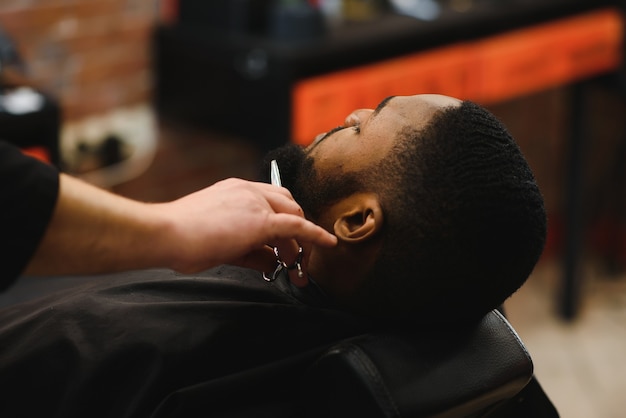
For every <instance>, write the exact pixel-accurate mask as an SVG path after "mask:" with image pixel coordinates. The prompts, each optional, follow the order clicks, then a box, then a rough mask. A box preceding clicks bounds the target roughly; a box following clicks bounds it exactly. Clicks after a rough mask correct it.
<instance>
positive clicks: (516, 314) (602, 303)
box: [505, 260, 626, 418]
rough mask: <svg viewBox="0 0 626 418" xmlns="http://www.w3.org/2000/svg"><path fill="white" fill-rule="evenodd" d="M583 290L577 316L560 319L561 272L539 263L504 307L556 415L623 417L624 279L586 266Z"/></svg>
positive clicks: (625, 381) (568, 417)
mask: <svg viewBox="0 0 626 418" xmlns="http://www.w3.org/2000/svg"><path fill="white" fill-rule="evenodd" d="M590 264H593V263H590ZM583 288H584V290H583V297H582V300H581V310H580V313H579V315H578V317H577V318H576V319H575V320H574V321H571V322H566V321H563V320H561V319H560V318H559V316H558V315H556V312H557V311H558V309H557V300H558V298H559V294H560V290H561V268H560V266H559V263H558V262H557V261H556V260H550V261H544V262H541V263H540V264H539V265H538V266H537V268H536V269H535V272H534V273H533V275H532V276H531V277H530V279H529V280H528V282H527V283H526V284H525V285H524V286H523V287H522V288H521V289H520V291H519V292H518V293H516V294H515V295H513V297H512V298H511V299H510V300H509V301H508V302H507V303H506V304H505V308H506V311H507V314H508V317H509V320H510V322H511V323H512V324H513V326H514V327H515V329H516V330H517V332H518V334H519V335H520V337H521V339H522V341H524V343H525V344H526V346H527V348H528V349H529V351H530V354H531V356H532V358H533V361H534V363H535V373H536V376H537V377H538V379H539V382H540V383H541V385H542V386H543V388H544V390H545V391H546V392H547V393H548V395H549V397H550V399H551V400H552V401H553V403H554V404H555V406H556V407H557V409H558V411H559V413H560V414H561V417H563V418H591V417H593V418H623V417H624V416H626V394H625V393H624V389H626V275H618V276H615V275H610V276H608V275H605V274H602V273H601V269H599V268H597V267H596V268H594V267H593V265H590V266H587V268H586V269H585V275H584V282H583Z"/></svg>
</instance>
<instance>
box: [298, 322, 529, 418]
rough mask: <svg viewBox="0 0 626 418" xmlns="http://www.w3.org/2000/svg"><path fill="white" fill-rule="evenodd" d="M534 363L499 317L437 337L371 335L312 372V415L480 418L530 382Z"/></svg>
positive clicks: (307, 380) (308, 387)
mask: <svg viewBox="0 0 626 418" xmlns="http://www.w3.org/2000/svg"><path fill="white" fill-rule="evenodd" d="M532 373H533V364H532V360H531V358H530V356H529V354H528V352H527V350H526V348H525V347H524V345H523V343H522V342H521V340H520V339H519V337H518V335H517V334H516V332H515V331H514V330H513V328H512V327H511V325H510V324H509V323H508V321H507V320H506V319H505V318H504V317H503V316H502V315H501V314H500V313H499V312H497V311H493V312H491V313H489V314H488V315H487V316H485V318H483V320H482V321H481V322H480V323H479V324H478V326H476V327H475V328H472V329H470V330H465V331H464V332H451V333H446V332H441V333H438V334H437V336H433V335H430V334H428V335H424V334H422V335H414V334H411V333H402V334H400V333H384V334H383V333H380V334H367V335H362V336H359V337H356V338H352V339H349V340H346V341H344V342H342V343H339V344H337V345H335V346H333V347H332V348H330V349H329V350H328V351H327V352H326V353H325V354H324V355H322V356H321V357H320V358H319V359H318V360H317V361H316V362H315V363H314V364H313V365H312V367H311V368H310V369H309V370H308V371H307V373H306V375H305V376H304V379H303V387H302V392H301V394H302V403H303V409H304V410H305V411H306V414H307V415H306V416H308V417H325V418H329V417H360V418H363V417H415V418H417V417H419V418H422V417H437V418H452V417H478V416H482V414H483V413H484V412H486V411H489V410H491V409H493V408H495V407H497V406H498V405H500V404H501V403H503V402H505V401H507V400H509V399H510V398H512V397H513V396H515V395H516V394H517V393H518V392H519V391H520V390H522V389H523V388H524V386H525V385H526V384H527V383H528V382H529V380H530V379H531V377H532Z"/></svg>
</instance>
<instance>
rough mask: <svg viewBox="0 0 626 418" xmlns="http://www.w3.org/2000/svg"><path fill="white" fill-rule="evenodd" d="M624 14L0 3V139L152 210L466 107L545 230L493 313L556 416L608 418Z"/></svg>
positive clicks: (624, 373)
mask: <svg viewBox="0 0 626 418" xmlns="http://www.w3.org/2000/svg"><path fill="white" fill-rule="evenodd" d="M621 3H622V2H621V1H597V0H596V1H583V0H395V1H393V0H316V1H304V0H169V1H168V0H162V1H157V0H2V2H1V4H0V136H1V137H3V138H4V139H7V140H10V141H14V142H15V143H17V144H18V145H19V146H21V147H22V148H23V149H24V151H25V152H30V153H32V154H33V155H36V156H38V157H39V158H42V159H44V160H46V161H48V162H50V163H51V164H55V165H57V166H58V167H59V168H60V169H61V170H63V171H65V172H67V173H70V174H73V175H75V176H78V177H81V178H84V179H85V180H87V181H89V182H92V183H94V184H97V185H99V186H102V187H105V188H107V189H110V190H112V191H114V192H116V193H119V194H122V195H126V196H129V197H132V198H135V199H140V200H146V201H164V200H170V199H175V198H177V197H179V196H182V195H184V194H187V193H189V192H192V191H194V190H197V189H199V188H202V187H205V186H207V185H210V184H212V183H214V182H215V181H218V180H220V179H223V178H226V177H232V176H236V177H242V178H248V179H254V178H255V177H256V171H257V166H258V163H259V159H260V158H261V157H262V155H263V154H264V153H265V152H266V151H267V150H268V149H270V148H272V147H275V146H278V145H281V144H283V143H285V142H288V141H294V142H297V143H300V144H306V143H308V141H310V140H312V138H313V137H314V136H315V134H317V133H319V132H320V131H323V130H327V129H329V128H332V127H334V126H336V125H339V124H341V123H342V121H343V118H344V117H345V116H346V114H347V113H349V112H350V111H351V110H352V109H354V108H360V107H370V108H371V107H375V106H376V105H377V104H378V102H380V101H381V100H382V99H384V98H385V97H386V96H389V95H403V94H417V93H442V94H448V95H452V96H456V97H460V98H463V99H470V100H474V101H477V102H479V103H481V104H483V105H485V106H486V107H487V108H488V109H490V110H491V111H492V112H493V113H495V114H496V115H497V116H498V117H499V118H500V119H501V120H502V121H503V122H504V123H505V124H506V125H507V127H508V128H509V130H510V131H511V133H512V134H513V136H514V137H515V138H516V139H517V141H518V143H519V145H520V147H521V148H522V150H523V152H524V153H525V155H526V156H527V158H528V160H529V163H530V165H531V167H532V169H533V170H534V172H535V175H536V177H537V180H538V183H539V186H540V188H541V190H542V192H543V194H544V197H545V201H546V206H547V210H548V214H549V236H548V244H547V246H546V250H545V252H544V255H543V257H542V259H541V261H540V262H539V264H538V266H537V268H536V269H535V272H534V273H533V275H532V276H531V278H530V279H529V281H528V283H527V284H526V285H525V286H524V287H523V288H522V289H521V290H520V291H519V292H518V293H517V294H515V295H514V296H513V297H512V298H511V300H510V301H508V302H507V305H506V306H505V308H506V310H507V314H508V316H509V318H510V320H511V322H512V324H513V326H514V327H515V328H516V329H517V331H518V332H519V334H520V336H521V337H522V339H523V340H524V342H525V343H526V345H527V346H528V348H529V350H530V353H531V355H532V356H533V359H534V361H535V366H536V374H537V376H538V378H539V381H540V383H541V384H542V385H543V386H544V389H545V390H546V392H547V393H548V395H549V396H550V398H551V399H552V400H553V402H554V403H555V405H556V407H557V409H558V410H559V412H560V413H561V416H562V417H566V418H569V417H572V418H577V417H581V418H582V417H601V418H617V417H622V416H623V409H624V407H626V400H624V398H623V396H622V390H624V388H626V354H624V353H626V274H625V267H626V102H625V100H624V99H625V91H624V83H623V79H622V76H623V67H622V59H623V58H622V55H623V48H624V45H623V30H624V29H623V15H622V4H621ZM469 297H471V296H469Z"/></svg>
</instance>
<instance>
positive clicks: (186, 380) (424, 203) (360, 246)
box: [0, 95, 546, 417]
mask: <svg viewBox="0 0 626 418" xmlns="http://www.w3.org/2000/svg"><path fill="white" fill-rule="evenodd" d="M311 117H314V115H312V116H311ZM274 158H275V159H277V161H278V164H279V166H280V169H281V174H282V178H283V185H284V186H286V187H287V188H288V189H289V190H290V191H291V192H292V193H293V195H294V197H295V199H296V200H297V201H298V203H300V204H301V206H302V208H303V209H304V211H305V214H306V216H307V218H308V219H310V220H312V221H314V222H315V223H317V224H319V225H321V226H322V227H323V228H325V229H326V230H328V231H330V232H332V233H333V234H335V235H336V236H337V239H338V244H337V246H336V247H334V248H322V247H312V248H305V257H306V272H307V275H306V276H305V277H303V278H298V277H297V276H294V275H293V271H289V272H288V271H286V270H283V271H282V272H281V273H280V274H279V275H278V277H277V278H276V280H275V281H273V282H266V281H264V280H263V278H262V275H261V273H260V272H256V271H252V270H245V269H241V268H235V267H228V266H224V267H220V268H217V269H213V270H209V271H207V272H204V273H202V274H198V275H195V276H181V275H178V274H175V273H172V272H170V271H165V270H150V271H139V272H131V273H126V274H123V275H117V276H115V277H114V278H113V279H110V278H107V280H103V281H100V284H90V285H86V286H84V287H79V288H76V289H72V290H71V291H68V292H65V293H63V294H55V295H51V296H48V297H45V298H43V299H39V300H35V301H32V302H28V303H25V304H21V305H16V306H12V307H9V308H5V309H4V310H3V311H1V312H0V393H2V394H3V399H2V401H1V402H0V414H1V415H2V416H47V417H55V416H58V417H85V416H89V417H100V416H102V417H104V416H110V417H144V416H163V417H175V416H185V417H192V416H211V417H221V416H224V417H226V416H228V417H231V416H255V417H259V416H272V417H278V416H303V415H304V414H303V411H300V410H298V409H297V408H298V406H297V403H296V402H294V397H295V396H296V394H297V387H298V379H299V378H300V376H301V375H302V372H303V370H305V369H306V367H307V366H308V365H310V363H311V362H312V361H313V360H314V359H315V358H316V356H319V354H320V353H321V352H322V351H323V350H324V349H326V348H327V347H328V346H329V345H332V344H333V343H336V342H337V341H339V340H341V339H344V338H348V337H351V336H355V335H359V334H361V333H364V332H370V331H375V330H381V329H390V328H400V329H402V328H404V329H406V328H407V327H409V328H411V329H415V330H418V329H419V330H421V331H426V330H427V329H428V328H429V327H437V328H439V329H441V328H446V327H450V329H457V328H458V327H459V326H463V327H470V326H472V324H473V323H475V322H477V321H478V320H479V319H480V318H482V317H483V316H484V315H485V314H486V313H487V312H489V311H490V310H492V309H494V308H496V307H498V306H499V305H501V304H502V303H503V302H504V300H505V299H506V298H507V297H508V296H510V295H511V294H512V293H513V292H515V290H516V289H518V288H519V287H520V286H521V285H522V284H523V283H524V281H525V280H526V278H527V277H528V275H529V274H530V273H531V271H532V269H533V267H534V265H535V263H536V262H537V259H538V258H539V255H540V253H541V251H542V249H543V244H544V241H545V234H546V217H545V211H544V207H543V199H542V197H541V194H540V192H539V190H538V188H537V185H536V183H535V180H534V178H533V175H532V173H531V171H530V169H529V167H528V165H527V163H526V161H525V159H524V157H523V155H522V153H521V152H520V150H519V148H518V146H517V145H516V144H515V142H514V140H513V139H512V138H511V136H510V135H509V134H508V132H507V131H506V129H505V128H504V127H503V126H502V124H500V123H499V122H498V121H497V120H496V118H495V117H494V116H493V115H491V114H490V113H489V112H487V111H486V110H484V109H483V108H481V107H479V106H477V105H476V104H473V103H471V102H461V101H459V100H456V99H453V98H449V97H445V96H438V95H418V96H411V97H391V98H388V99H386V100H384V101H383V102H382V103H381V104H380V105H379V106H378V107H377V108H376V109H375V110H357V111H355V112H353V113H352V114H351V115H349V116H348V117H347V118H346V121H345V123H344V125H342V126H340V127H337V128H335V129H333V130H331V131H329V132H327V133H325V134H322V135H320V136H319V137H318V138H316V140H315V141H314V143H312V144H311V145H310V146H309V147H307V148H306V149H302V148H299V147H295V146H287V147H284V148H281V149H279V150H276V151H274V152H272V153H270V155H269V156H268V161H269V160H270V159H274ZM264 171H267V170H264ZM242 233H245V231H242ZM288 274H290V276H289V277H288Z"/></svg>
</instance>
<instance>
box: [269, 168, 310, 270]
mask: <svg viewBox="0 0 626 418" xmlns="http://www.w3.org/2000/svg"><path fill="white" fill-rule="evenodd" d="M270 182H271V183H272V185H274V186H276V187H282V181H281V180H280V171H279V170H278V162H277V161H276V160H272V161H271V162H270ZM274 255H275V256H276V263H277V265H276V269H275V270H274V272H273V273H272V275H271V276H269V277H268V276H267V275H266V274H265V272H264V273H263V279H264V280H265V281H267V282H273V281H274V280H276V279H277V278H278V275H279V274H280V272H281V271H283V269H285V270H293V269H297V270H298V277H304V272H303V271H302V255H303V249H302V246H298V257H296V261H294V263H293V264H292V265H288V264H287V263H285V262H284V261H283V260H281V259H280V255H279V254H278V247H274Z"/></svg>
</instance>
